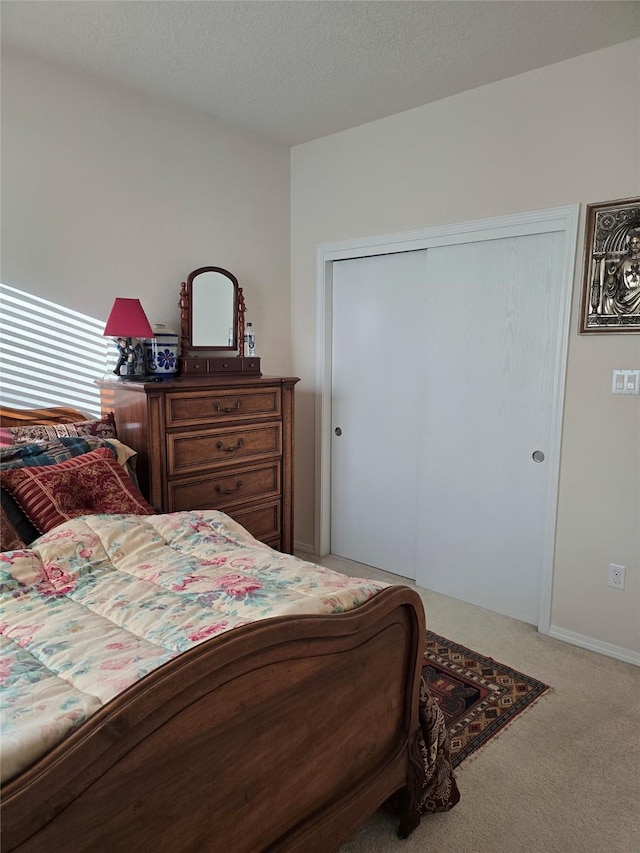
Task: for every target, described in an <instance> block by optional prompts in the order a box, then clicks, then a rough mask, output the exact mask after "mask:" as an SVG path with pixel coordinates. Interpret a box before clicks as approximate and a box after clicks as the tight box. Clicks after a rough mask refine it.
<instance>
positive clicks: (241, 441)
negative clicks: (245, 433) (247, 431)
mask: <svg viewBox="0 0 640 853" xmlns="http://www.w3.org/2000/svg"><path fill="white" fill-rule="evenodd" d="M243 444H244V438H239V439H238V443H237V444H236V445H235V446H234V445H233V444H232V445H230V446H229V447H225V446H224V444H223V443H222V442H221V441H216V447H217V449H218V450H224V452H225V453H233V451H234V450H239V449H240V448H241V447H242V445H243Z"/></svg>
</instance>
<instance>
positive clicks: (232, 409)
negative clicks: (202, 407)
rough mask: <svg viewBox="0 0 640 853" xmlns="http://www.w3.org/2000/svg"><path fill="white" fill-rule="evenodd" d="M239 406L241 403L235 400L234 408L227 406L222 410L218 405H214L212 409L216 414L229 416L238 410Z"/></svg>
mask: <svg viewBox="0 0 640 853" xmlns="http://www.w3.org/2000/svg"><path fill="white" fill-rule="evenodd" d="M241 405H242V403H241V401H240V400H236V404H235V406H227V407H226V408H223V407H222V406H221V405H220V403H214V404H213V408H214V409H215V410H216V412H224V413H225V414H227V415H230V414H231V412H235V411H236V410H237V409H239V408H240V406H241Z"/></svg>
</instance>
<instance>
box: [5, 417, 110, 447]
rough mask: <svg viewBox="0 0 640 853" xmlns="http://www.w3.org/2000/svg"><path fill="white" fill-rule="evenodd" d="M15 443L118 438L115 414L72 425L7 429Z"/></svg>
mask: <svg viewBox="0 0 640 853" xmlns="http://www.w3.org/2000/svg"><path fill="white" fill-rule="evenodd" d="M6 432H8V433H10V435H11V436H12V437H13V440H14V442H18V443H23V442H25V441H26V442H32V441H51V439H54V438H63V437H65V436H76V435H80V436H83V437H84V436H88V435H92V436H94V437H95V438H116V437H117V436H116V422H115V419H114V417H113V412H109V414H107V415H105V416H104V417H102V418H96V419H94V420H90V421H75V422H74V423H71V424H31V425H29V426H17V427H7V428H6Z"/></svg>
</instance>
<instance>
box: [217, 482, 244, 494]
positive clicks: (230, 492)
mask: <svg viewBox="0 0 640 853" xmlns="http://www.w3.org/2000/svg"><path fill="white" fill-rule="evenodd" d="M241 485H242V480H238V481H237V482H236V486H235V489H223V488H222V486H216V487H215V489H214V491H215V492H217V493H218V494H219V495H230V494H232V493H233V492H237V491H238V489H239V488H240V486H241Z"/></svg>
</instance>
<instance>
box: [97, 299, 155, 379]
mask: <svg viewBox="0 0 640 853" xmlns="http://www.w3.org/2000/svg"><path fill="white" fill-rule="evenodd" d="M103 335H105V336H108V337H112V338H115V343H116V346H117V347H118V352H119V354H120V358H119V360H118V364H117V365H116V368H115V370H114V371H113V372H114V373H115V374H116V376H119V377H120V378H121V379H134V378H135V377H136V376H137V375H138V373H137V372H136V361H138V363H139V364H143V358H142V347H140V344H137V347H138V348H139V350H140V353H139V355H140V358H138V359H136V358H135V355H136V346H134V345H133V344H132V340H131V339H132V338H153V329H152V328H151V324H150V323H149V320H148V319H147V315H146V314H145V313H144V309H143V307H142V305H141V304H140V300H139V299H128V298H126V297H120V296H119V297H117V298H116V300H115V301H114V303H113V307H112V308H111V313H110V314H109V319H108V320H107V323H106V325H105V327H104V332H103ZM123 367H124V373H121V372H120V371H121V370H122V368H123ZM142 372H143V373H144V369H143V371H142Z"/></svg>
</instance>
